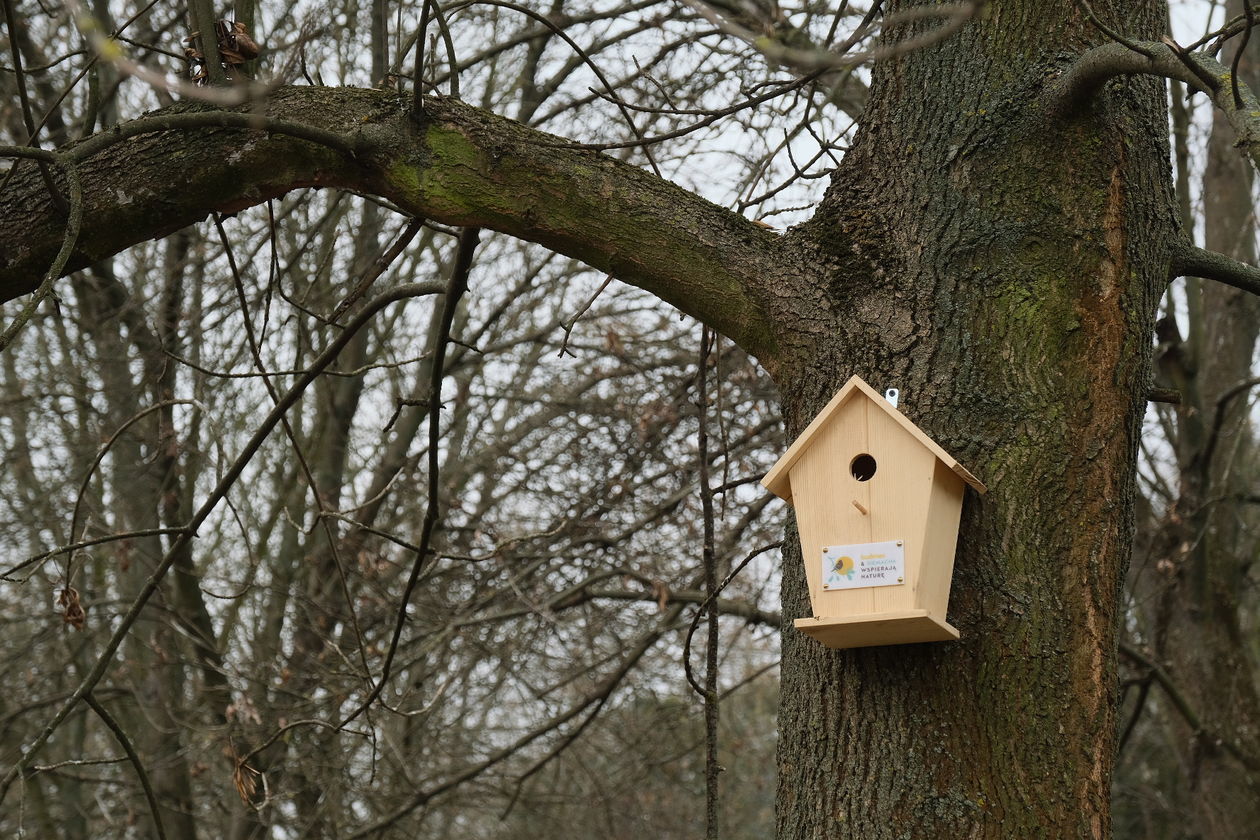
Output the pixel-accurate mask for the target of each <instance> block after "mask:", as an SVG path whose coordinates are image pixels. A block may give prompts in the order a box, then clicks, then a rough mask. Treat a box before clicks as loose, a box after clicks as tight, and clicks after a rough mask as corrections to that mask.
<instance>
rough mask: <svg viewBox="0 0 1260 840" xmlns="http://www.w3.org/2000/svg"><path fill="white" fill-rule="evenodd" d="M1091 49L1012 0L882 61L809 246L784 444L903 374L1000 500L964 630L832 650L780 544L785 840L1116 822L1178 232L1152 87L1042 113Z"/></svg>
mask: <svg viewBox="0 0 1260 840" xmlns="http://www.w3.org/2000/svg"><path fill="white" fill-rule="evenodd" d="M907 5H912V4H907V3H894V4H892V8H890V9H889V10H888V14H889V15H896V13H897V12H898V11H899V10H900V9H902V8H904V7H906V6H907ZM1134 5H1137V6H1139V10H1138V11H1133V10H1132V7H1133V6H1134ZM1094 6H1095V9H1096V10H1097V11H1098V13H1099V14H1100V15H1104V16H1106V15H1107V14H1108V13H1109V12H1110V13H1113V14H1112V15H1111V17H1108V19H1109V20H1119V19H1120V13H1121V12H1127V13H1128V15H1129V19H1128V20H1125V21H1124V26H1123V27H1122V28H1124V30H1125V31H1126V32H1129V33H1131V34H1135V35H1138V36H1141V37H1148V36H1151V35H1153V34H1154V33H1155V32H1156V31H1157V28H1158V26H1159V25H1160V22H1161V9H1160V4H1158V3H1154V2H1146V3H1141V4H1121V3H1107V4H1097V3H1096V4H1094ZM1108 7H1109V8H1108ZM916 34H921V31H920V30H919V29H918V28H916V27H900V28H894V29H892V31H891V32H888V33H886V36H885V43H892V42H894V41H896V40H897V39H898V38H912V37H914V36H915V35H916ZM1098 40H1099V36H1098V34H1097V33H1096V31H1094V30H1092V29H1091V27H1090V24H1089V23H1088V22H1087V21H1085V20H1083V19H1082V18H1081V15H1080V11H1079V7H1078V5H1077V4H1075V3H1073V2H1069V1H1068V0H1061V2H1054V3H1045V2H1032V0H1022V2H1007V3H996V4H990V14H989V16H988V17H987V19H986V20H983V21H980V22H977V23H975V24H973V25H972V26H970V27H967V28H965V29H964V30H963V31H962V32H961V33H960V34H959V35H957V36H955V37H954V38H951V39H949V40H946V41H944V42H942V43H939V44H936V45H934V46H930V47H927V48H925V49H921V50H918V51H914V52H909V53H906V54H904V55H900V56H898V57H895V58H892V59H890V60H887V61H884V62H881V63H880V64H878V65H877V66H876V69H875V72H874V74H873V79H872V88H871V98H870V104H869V106H868V111H867V119H866V121H865V125H864V128H863V130H862V131H861V133H860V134H859V136H858V138H857V140H856V141H855V144H854V147H853V148H852V149H851V150H850V151H849V152H848V154H847V155H846V156H845V158H844V160H843V161H842V165H841V167H840V169H839V170H838V171H837V173H836V175H835V177H834V179H833V183H832V186H831V189H830V191H829V193H828V195H827V198H826V200H825V201H824V203H823V206H822V207H821V208H820V211H819V213H818V215H817V216H816V217H815V218H814V219H813V220H812V221H811V222H810V223H808V224H807V225H805V226H803V227H802V228H800V229H798V230H797V231H796V232H795V233H794V234H792V236H794V237H799V238H801V239H802V240H804V242H805V243H807V245H808V246H810V247H813V248H814V249H816V250H815V253H816V258H817V263H816V265H817V266H818V268H819V269H820V271H821V277H820V278H819V282H818V289H817V296H816V298H814V299H813V300H811V301H809V303H810V306H811V307H812V309H811V310H810V311H807V312H803V313H802V314H803V315H804V316H805V317H804V318H803V320H802V321H801V322H800V325H801V327H802V328H803V329H804V330H805V331H806V333H807V335H806V336H802V337H799V338H798V339H796V341H795V342H794V350H795V352H796V353H797V358H796V363H795V364H792V365H789V364H785V365H783V366H782V367H781V368H780V370H779V374H778V381H779V384H780V387H781V390H782V394H783V399H784V408H785V414H786V417H787V422H788V427H789V432H790V433H791V434H797V433H799V432H800V431H801V430H802V429H803V427H804V426H805V425H806V424H807V423H808V421H809V420H810V419H811V418H812V417H813V416H814V414H815V413H816V412H817V411H818V410H819V409H820V408H821V407H822V405H823V404H824V403H825V402H826V401H827V400H828V399H829V398H830V397H831V395H832V394H833V393H834V391H835V390H836V389H837V388H838V386H839V385H840V383H841V382H842V381H843V380H844V379H845V378H846V377H847V376H849V375H850V374H853V373H857V374H859V375H861V376H863V377H864V378H865V379H867V380H868V381H869V382H870V383H871V384H872V385H873V386H875V387H876V388H877V389H883V388H885V387H889V386H896V387H899V388H901V389H902V391H901V393H902V397H901V399H902V402H901V407H902V410H903V411H904V412H905V413H906V414H907V415H908V416H909V417H910V418H911V419H913V420H914V421H915V422H917V423H919V424H920V425H921V426H922V427H923V428H924V429H925V430H926V431H927V432H928V433H929V434H931V435H933V436H934V437H935V438H936V439H937V440H938V441H939V442H941V443H942V445H943V446H944V447H945V448H946V449H947V450H949V451H950V452H951V453H953V454H954V455H955V456H957V457H958V458H959V459H960V460H961V461H962V462H963V463H964V464H965V465H966V466H967V467H968V468H969V469H971V470H972V472H974V473H976V474H977V475H978V476H979V477H980V478H981V480H983V481H985V482H986V483H987V484H988V486H989V488H990V492H989V493H988V494H987V495H986V496H985V497H983V499H980V498H977V497H975V496H974V495H972V494H969V496H968V498H967V500H966V504H965V507H964V514H963V524H962V532H961V539H960V545H959V551H958V558H957V564H956V571H955V577H954V589H953V597H952V601H951V609H950V618H949V620H950V622H951V623H952V624H954V625H955V626H956V627H958V628H959V629H960V631H961V633H962V638H961V640H960V641H959V642H957V643H945V644H925V645H912V646H902V647H887V648H868V649H859V650H853V651H838V652H837V651H831V650H828V649H826V648H823V647H821V646H820V645H818V644H817V643H816V642H814V641H812V640H811V639H809V638H806V637H804V636H803V635H801V634H799V633H797V632H796V631H794V630H792V629H790V624H789V623H788V621H787V619H789V618H795V617H799V616H802V615H807V614H809V613H808V609H809V607H808V599H807V590H806V586H805V580H804V575H803V574H802V566H801V559H800V556H799V547H798V545H799V544H798V543H797V542H796V541H795V535H794V534H791V535H790V538H789V541H788V542H789V545H791V546H792V550H790V551H788V552H787V556H786V558H785V566H784V584H783V606H784V618H785V622H784V624H785V626H786V627H788V629H786V630H785V632H784V639H783V669H782V670H783V690H782V706H781V712H780V757H779V773H780V781H779V799H778V808H779V817H778V821H779V822H778V828H779V836H780V837H784V838H823V837H853V838H864V840H866V839H869V840H878V838H894V837H941V838H961V837H992V838H1010V837H1039V836H1044V837H1056V838H1059V837H1063V838H1067V837H1106V836H1109V834H1110V824H1109V816H1108V803H1109V798H1110V786H1111V771H1112V765H1113V759H1114V751H1115V730H1116V727H1115V720H1116V714H1115V711H1116V699H1117V690H1116V683H1115V678H1114V672H1115V667H1114V666H1115V648H1116V632H1117V625H1118V619H1119V601H1118V595H1119V586H1120V581H1121V580H1122V579H1123V574H1124V570H1125V567H1126V564H1127V562H1128V556H1129V545H1130V540H1131V533H1132V528H1133V500H1134V470H1133V465H1134V457H1135V451H1136V445H1137V439H1138V435H1139V423H1140V419H1141V416H1142V412H1143V409H1144V405H1145V397H1146V394H1147V392H1148V386H1149V383H1148V376H1149V374H1148V367H1149V360H1150V335H1151V329H1152V324H1153V314H1154V311H1155V306H1156V304H1157V302H1158V298H1159V294H1160V291H1161V290H1162V289H1163V287H1164V284H1165V281H1166V278H1167V273H1168V259H1169V258H1168V252H1167V250H1166V245H1165V244H1164V243H1166V242H1167V241H1168V240H1169V239H1170V236H1171V235H1172V234H1173V233H1174V232H1175V231H1174V226H1175V222H1174V217H1173V213H1172V202H1171V196H1170V182H1169V176H1168V165H1167V160H1168V151H1167V148H1166V146H1165V144H1164V141H1163V139H1162V136H1153V135H1152V134H1151V132H1149V131H1141V130H1139V127H1140V126H1151V125H1162V124H1164V114H1163V111H1164V102H1163V96H1162V92H1161V87H1160V85H1159V84H1158V83H1157V82H1154V81H1149V80H1128V81H1123V82H1117V83H1113V84H1111V85H1109V86H1108V88H1107V89H1106V90H1105V91H1104V93H1103V94H1102V95H1101V96H1100V98H1099V99H1098V100H1096V101H1095V102H1093V103H1091V104H1089V105H1086V106H1084V107H1083V108H1082V109H1080V110H1079V111H1078V112H1075V113H1071V114H1064V113H1055V112H1053V111H1047V110H1046V109H1043V108H1040V107H1038V103H1039V102H1040V101H1043V100H1044V98H1045V96H1044V91H1045V88H1046V86H1047V85H1048V84H1049V83H1051V82H1052V81H1053V80H1054V78H1055V77H1056V75H1057V74H1058V73H1059V72H1060V71H1061V69H1062V64H1061V59H1060V58H1059V55H1061V54H1062V53H1061V51H1062V50H1064V49H1065V47H1066V48H1069V49H1074V50H1075V49H1083V48H1084V47H1086V46H1087V45H1088V44H1089V43H1096V42H1098ZM836 242H842V243H844V245H843V246H841V247H836V246H834V245H833V243H836ZM785 343H786V340H785Z"/></svg>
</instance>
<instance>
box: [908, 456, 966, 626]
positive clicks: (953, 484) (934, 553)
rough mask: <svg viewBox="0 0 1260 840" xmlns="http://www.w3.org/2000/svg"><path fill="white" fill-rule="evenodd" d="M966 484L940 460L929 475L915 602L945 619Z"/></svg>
mask: <svg viewBox="0 0 1260 840" xmlns="http://www.w3.org/2000/svg"><path fill="white" fill-rule="evenodd" d="M965 491H966V485H965V484H964V483H963V480H962V479H961V478H959V477H958V475H957V474H956V473H954V472H953V471H952V470H950V469H949V467H947V466H946V465H945V464H942V463H941V462H940V461H937V462H936V470H935V472H934V474H933V476H932V496H931V502H930V504H929V510H928V518H927V526H926V531H925V533H924V546H925V560H924V567H923V571H922V573H921V574H920V577H919V591H918V602H917V604H916V606H918V607H920V608H922V609H925V610H927V611H928V612H929V613H931V614H932V615H933V616H936V617H937V618H939V619H941V620H942V621H944V620H945V613H946V610H947V609H948V607H949V589H950V584H951V582H952V581H953V577H954V554H955V552H956V551H957V549H958V526H959V521H960V519H961V517H962V504H963V494H964V492H965Z"/></svg>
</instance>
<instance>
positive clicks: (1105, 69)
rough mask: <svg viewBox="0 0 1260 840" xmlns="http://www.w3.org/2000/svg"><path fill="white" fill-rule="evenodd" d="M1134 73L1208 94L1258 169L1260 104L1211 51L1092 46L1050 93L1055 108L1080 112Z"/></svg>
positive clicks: (1142, 44)
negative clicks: (1106, 86)
mask: <svg viewBox="0 0 1260 840" xmlns="http://www.w3.org/2000/svg"><path fill="white" fill-rule="evenodd" d="M1136 74H1147V75H1153V76H1164V77H1165V78H1169V79H1176V80H1178V81H1181V82H1185V83H1186V84H1188V85H1190V86H1191V87H1192V88H1194V89H1195V90H1198V91H1200V92H1202V93H1205V94H1207V95H1208V96H1209V97H1210V98H1211V100H1212V102H1213V103H1214V104H1215V105H1216V107H1218V108H1220V109H1221V111H1222V112H1223V113H1224V114H1225V117H1226V119H1228V120H1229V124H1230V125H1231V126H1232V127H1233V129H1234V132H1235V133H1236V134H1237V135H1238V146H1239V147H1240V148H1242V149H1243V150H1244V151H1245V152H1246V154H1247V157H1249V158H1250V159H1251V162H1252V164H1253V165H1255V166H1256V167H1258V168H1260V102H1257V100H1256V97H1255V94H1254V93H1252V91H1251V89H1250V88H1248V87H1247V86H1246V85H1244V84H1241V83H1238V84H1237V85H1235V83H1234V79H1233V74H1231V73H1230V71H1229V68H1227V67H1226V66H1225V65H1223V64H1221V63H1220V62H1219V61H1217V60H1216V59H1215V58H1213V57H1212V56H1210V55H1208V54H1207V53H1201V52H1188V51H1185V50H1183V49H1182V48H1180V47H1176V46H1175V45H1170V44H1167V43H1162V44H1161V43H1156V42H1154V41H1138V42H1133V43H1132V45H1131V47H1130V46H1126V45H1124V44H1118V43H1111V44H1104V45H1103V46H1101V47H1094V48H1093V49H1092V50H1089V51H1088V52H1086V53H1085V54H1084V55H1082V56H1081V57H1080V58H1078V59H1077V60H1076V62H1075V63H1074V64H1073V65H1072V66H1071V67H1069V68H1068V69H1067V72H1065V73H1064V74H1063V75H1062V76H1061V77H1060V78H1059V80H1058V82H1057V83H1056V84H1055V85H1054V86H1053V87H1052V88H1051V89H1050V91H1049V95H1050V106H1051V109H1052V110H1053V111H1056V112H1058V113H1067V112H1070V111H1072V110H1075V109H1077V108H1080V107H1082V106H1083V105H1084V104H1085V103H1086V102H1088V101H1089V100H1090V99H1091V98H1093V96H1094V95H1095V94H1097V93H1098V91H1099V90H1100V89H1101V88H1102V86H1103V85H1104V84H1105V83H1106V82H1107V81H1109V80H1110V79H1114V78H1116V77H1117V76H1131V75H1136ZM1235 91H1237V98H1235Z"/></svg>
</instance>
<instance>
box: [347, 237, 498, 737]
mask: <svg viewBox="0 0 1260 840" xmlns="http://www.w3.org/2000/svg"><path fill="white" fill-rule="evenodd" d="M480 240H481V228H475V227H469V228H464V230H463V231H462V232H461V233H460V235H459V250H458V251H457V252H456V254H455V265H454V267H453V268H452V271H451V280H450V283H449V284H448V286H447V289H446V295H445V298H444V299H443V301H442V317H441V323H440V324H439V326H438V330H437V333H436V334H435V335H434V337H433V341H434V344H433V361H432V368H431V375H430V379H429V452H428V459H429V499H428V502H427V504H426V505H425V511H424V523H423V524H422V525H421V526H420V539H419V541H418V545H417V550H416V556H415V559H414V560H413V561H412V564H411V574H410V575H409V576H408V578H407V585H406V586H405V587H404V588H403V593H402V598H401V599H400V601H399V604H398V616H397V618H395V619H394V632H393V635H392V636H391V637H390V640H389V649H388V650H387V651H386V653H385V661H384V663H383V664H382V665H381V676H380V678H379V679H378V680H377V682H376V685H375V686H374V687H373V688H372V690H371V692H369V693H368V696H367V697H366V698H365V699H364V700H363V702H362V703H360V704H359V706H358V707H357V708H355V710H354V711H353V712H351V713H350V714H349V715H347V716H346V718H345V719H344V720H343V721H342V722H341V723H340V724H339V725H338V728H341V727H344V726H346V725H347V724H348V723H350V722H351V721H353V720H354V719H355V718H357V717H358V716H359V715H361V714H362V713H363V712H364V711H365V710H366V709H367V708H368V707H369V706H371V705H372V703H373V702H375V700H376V698H377V697H380V696H381V692H382V691H384V690H385V686H386V684H387V683H388V682H389V678H390V675H391V670H392V668H393V664H394V657H395V655H396V654H397V653H398V642H399V640H400V639H401V638H402V630H403V626H404V625H405V624H406V623H407V607H408V606H409V605H410V603H411V596H412V593H413V592H415V589H416V584H417V583H418V582H419V580H420V572H421V571H422V570H423V569H424V567H425V565H426V560H427V559H428V555H429V553H430V551H431V548H432V547H431V543H432V540H433V532H434V530H435V529H436V527H437V522H438V516H439V514H440V513H441V507H440V506H441V502H440V498H439V497H440V494H441V489H442V488H441V482H440V480H439V469H440V466H441V465H440V464H439V462H438V456H439V444H440V443H441V423H440V420H441V411H442V378H443V374H444V370H443V368H444V366H445V362H446V348H447V347H448V346H449V344H450V333H451V325H452V323H454V321H455V309H456V308H457V307H458V306H459V301H460V299H461V298H462V297H463V295H464V292H465V291H466V290H467V289H468V275H469V273H470V272H471V271H472V263H473V254H475V253H476V250H477V243H478V242H479V241H480Z"/></svg>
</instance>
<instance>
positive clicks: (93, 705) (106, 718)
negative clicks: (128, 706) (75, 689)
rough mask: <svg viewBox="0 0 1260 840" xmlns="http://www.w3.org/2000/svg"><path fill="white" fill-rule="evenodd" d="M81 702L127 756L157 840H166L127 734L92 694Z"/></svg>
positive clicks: (154, 799)
mask: <svg viewBox="0 0 1260 840" xmlns="http://www.w3.org/2000/svg"><path fill="white" fill-rule="evenodd" d="M83 702H84V703H87V705H88V707H89V708H90V709H91V710H92V711H94V712H96V716H97V717H98V718H100V719H101V723H103V724H105V728H106V729H108V730H109V731H110V732H111V733H113V735H114V739H115V740H116V741H118V746H120V747H122V749H123V752H125V753H126V754H127V760H128V761H130V762H131V766H132V768H134V769H135V771H136V778H137V779H139V780H140V787H141V788H143V789H144V798H145V799H146V800H147V801H148V803H149V815H150V816H152V817H153V830H154V831H155V832H157V836H158V840H166V829H165V828H164V827H163V826H162V814H161V812H160V810H159V808H158V801H157V796H156V795H155V794H154V793H153V785H151V784H149V774H148V772H147V771H146V770H145V769H144V764H142V763H141V762H140V756H139V755H137V754H136V750H135V748H134V747H132V746H131V740H130V739H129V738H128V737H127V733H126V732H125V731H123V728H122V726H120V725H119V723H118V721H116V720H114V716H113V715H111V714H110V713H109V711H108V710H107V709H106V708H105V707H104V706H102V705H101V704H100V703H98V702H97V701H96V698H95V697H94V696H92V692H90V691H89V692H87V693H86V694H84V695H83Z"/></svg>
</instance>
